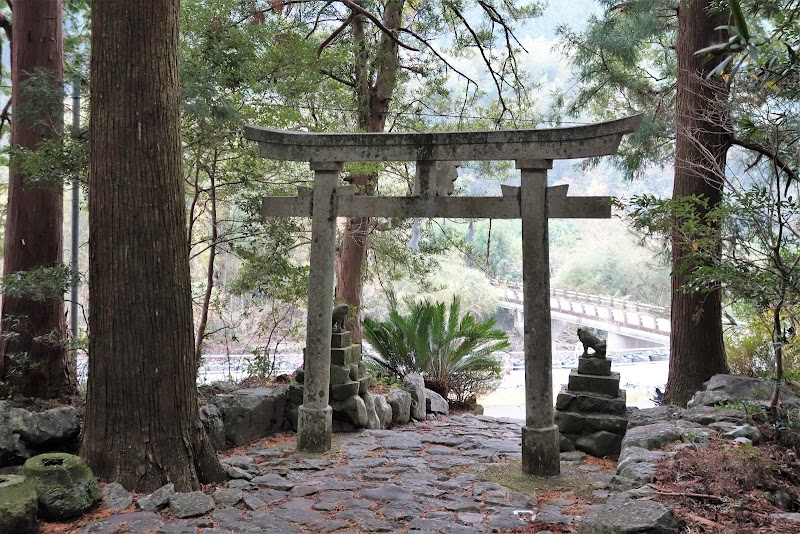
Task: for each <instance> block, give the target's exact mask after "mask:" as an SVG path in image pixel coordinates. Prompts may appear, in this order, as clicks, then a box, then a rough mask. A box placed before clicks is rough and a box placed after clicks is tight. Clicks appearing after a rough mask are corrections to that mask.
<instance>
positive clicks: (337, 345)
mask: <svg viewBox="0 0 800 534" xmlns="http://www.w3.org/2000/svg"><path fill="white" fill-rule="evenodd" d="M352 344H353V334H352V332H333V333H332V334H331V348H332V349H343V348H346V347H349V346H350V345H352Z"/></svg>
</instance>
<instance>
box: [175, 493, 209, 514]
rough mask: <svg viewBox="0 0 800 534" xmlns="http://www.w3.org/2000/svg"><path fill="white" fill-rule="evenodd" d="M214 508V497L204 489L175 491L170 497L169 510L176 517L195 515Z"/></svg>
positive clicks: (205, 512)
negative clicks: (183, 491) (204, 491)
mask: <svg viewBox="0 0 800 534" xmlns="http://www.w3.org/2000/svg"><path fill="white" fill-rule="evenodd" d="M213 509H214V499H212V498H211V497H209V496H208V495H206V494H205V493H203V492H202V491H192V492H189V493H175V494H173V495H172V497H170V499H169V511H170V512H171V513H172V515H174V516H175V517H180V518H185V517H195V516H198V515H204V514H207V513H208V512H210V511H211V510H213Z"/></svg>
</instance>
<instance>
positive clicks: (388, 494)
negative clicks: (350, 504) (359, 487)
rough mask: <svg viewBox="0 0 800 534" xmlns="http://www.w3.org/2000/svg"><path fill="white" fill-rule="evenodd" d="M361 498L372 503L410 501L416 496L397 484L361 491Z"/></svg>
mask: <svg viewBox="0 0 800 534" xmlns="http://www.w3.org/2000/svg"><path fill="white" fill-rule="evenodd" d="M361 496H362V497H363V498H365V499H369V500H371V501H389V502H395V501H410V500H412V499H413V498H414V494H413V493H412V492H410V491H408V490H407V489H405V488H401V487H400V486H398V485H396V484H382V485H380V486H378V487H377V488H373V489H366V490H363V491H361Z"/></svg>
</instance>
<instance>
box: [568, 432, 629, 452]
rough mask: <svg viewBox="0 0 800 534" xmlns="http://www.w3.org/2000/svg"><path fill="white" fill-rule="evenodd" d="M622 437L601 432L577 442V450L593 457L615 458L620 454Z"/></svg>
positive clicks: (583, 437) (581, 438)
mask: <svg viewBox="0 0 800 534" xmlns="http://www.w3.org/2000/svg"><path fill="white" fill-rule="evenodd" d="M621 443H622V436H621V435H619V434H614V433H612V432H607V431H605V430H599V431H597V432H594V433H592V434H589V435H588V436H581V437H580V438H578V439H577V440H575V448H576V449H578V450H579V451H583V452H586V453H588V454H591V455H592V456H598V457H603V456H613V455H616V454H619V451H620V444H621Z"/></svg>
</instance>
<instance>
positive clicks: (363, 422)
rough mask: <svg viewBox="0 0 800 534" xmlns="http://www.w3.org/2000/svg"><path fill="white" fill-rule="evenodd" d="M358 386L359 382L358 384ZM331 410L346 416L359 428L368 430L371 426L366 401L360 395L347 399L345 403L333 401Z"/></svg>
mask: <svg viewBox="0 0 800 534" xmlns="http://www.w3.org/2000/svg"><path fill="white" fill-rule="evenodd" d="M356 384H358V382H356ZM330 404H331V408H333V410H334V411H335V412H339V413H343V414H345V415H346V416H347V417H348V418H349V419H350V420H351V421H352V422H353V424H354V425H355V426H356V427H358V428H366V427H367V425H368V424H369V416H368V414H367V406H366V404H364V400H363V399H362V398H361V397H359V396H358V395H355V396H352V397H349V398H347V399H346V400H343V401H336V400H332V401H331V403H330Z"/></svg>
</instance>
